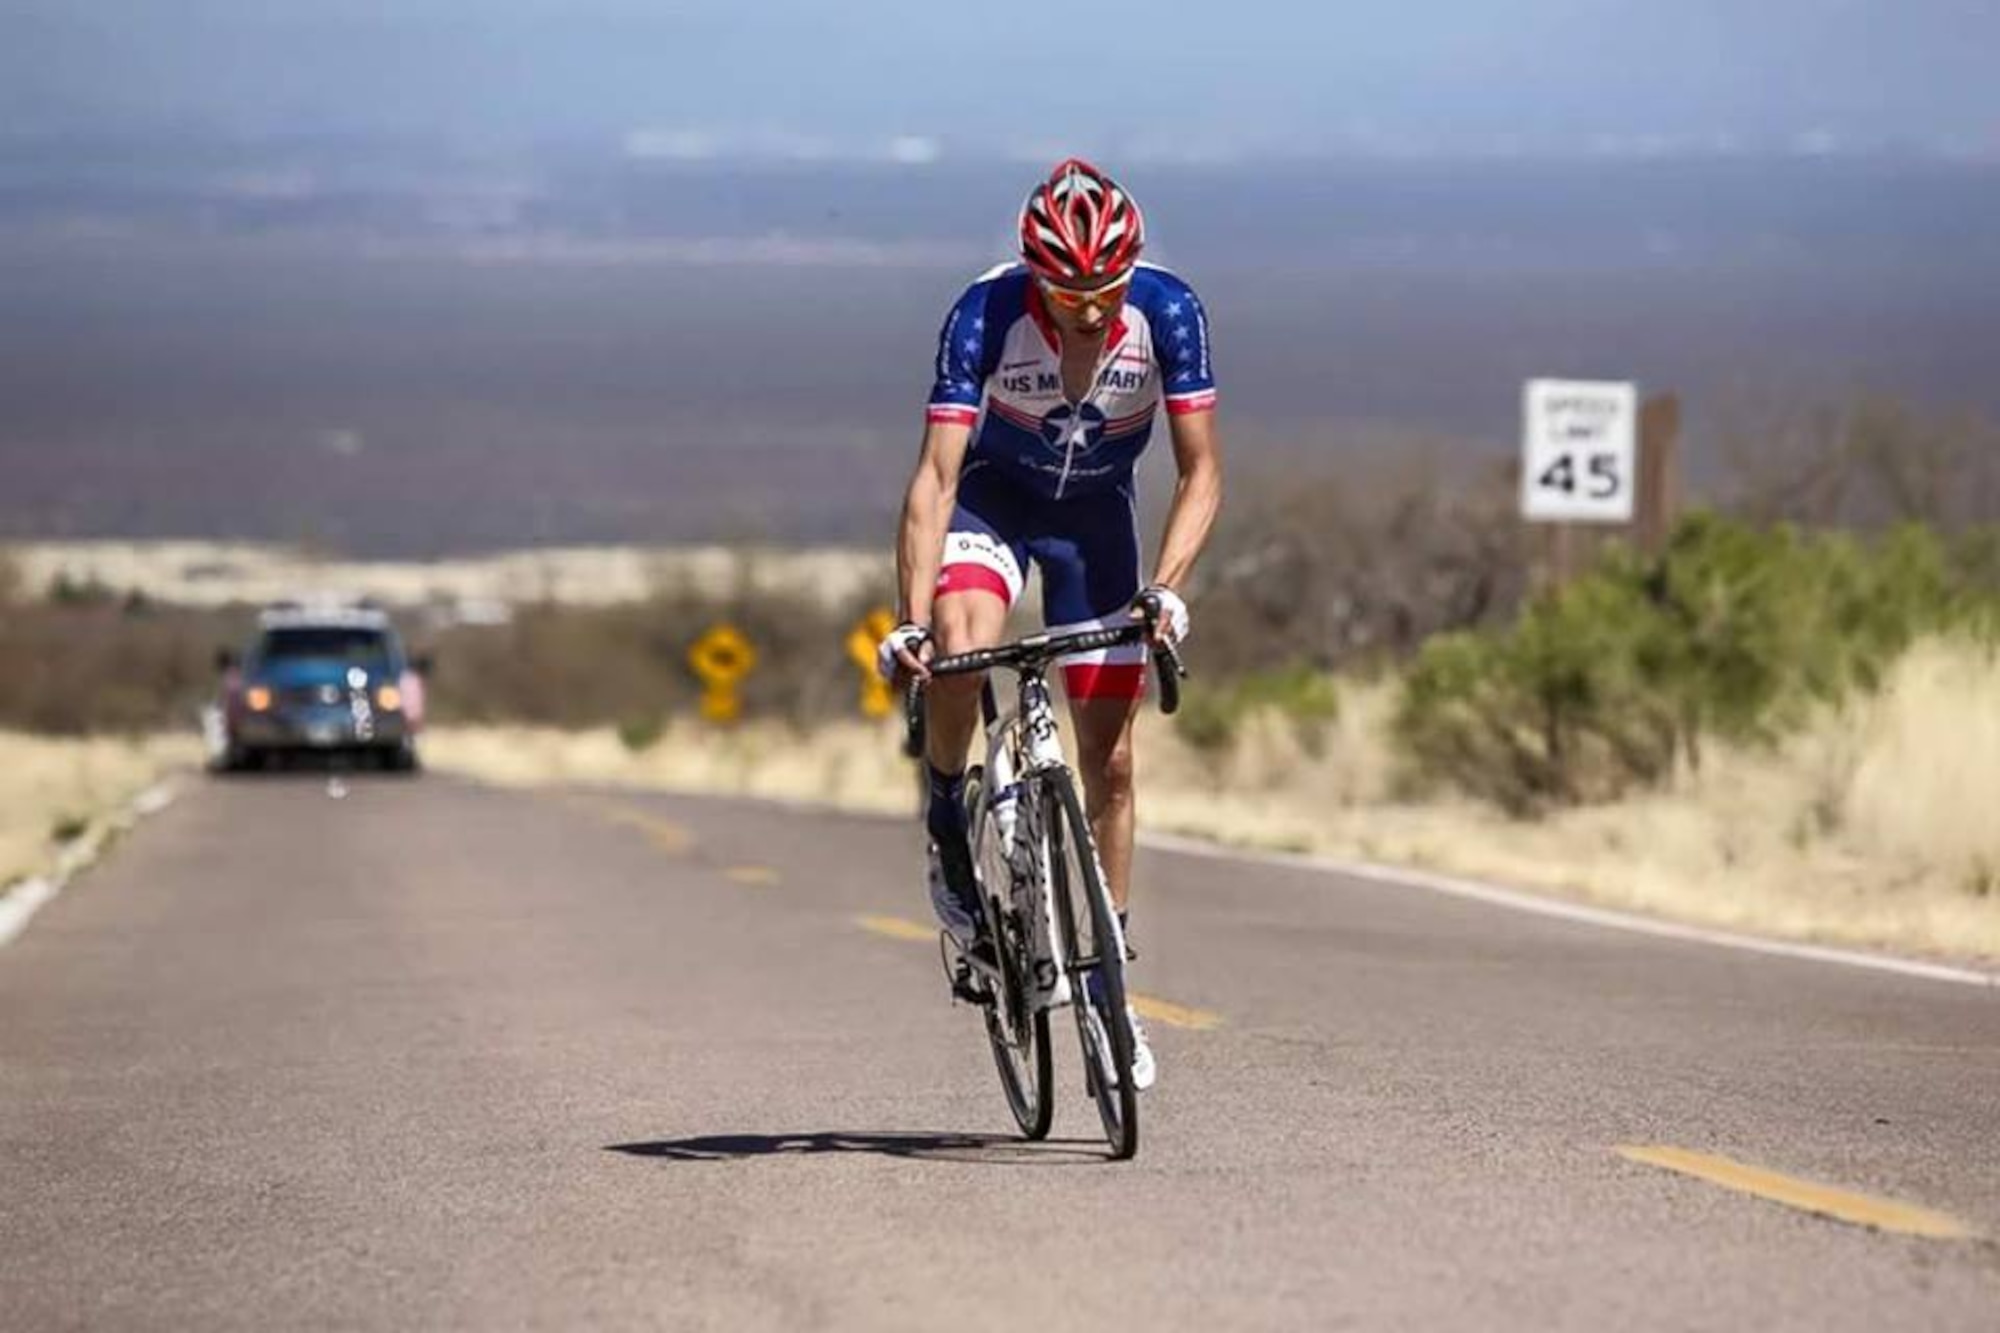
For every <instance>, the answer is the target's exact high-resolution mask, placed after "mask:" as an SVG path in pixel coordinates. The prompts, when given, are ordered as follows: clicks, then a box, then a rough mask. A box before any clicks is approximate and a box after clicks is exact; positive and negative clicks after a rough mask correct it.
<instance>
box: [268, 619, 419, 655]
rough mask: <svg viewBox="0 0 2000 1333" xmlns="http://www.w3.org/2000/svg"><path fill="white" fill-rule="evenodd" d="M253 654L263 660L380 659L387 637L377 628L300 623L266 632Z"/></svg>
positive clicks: (387, 644) (385, 650)
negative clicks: (255, 652) (292, 627)
mask: <svg viewBox="0 0 2000 1333" xmlns="http://www.w3.org/2000/svg"><path fill="white" fill-rule="evenodd" d="M257 656H258V658H259V659H260V660H262V661H265V662H285V661H297V660H299V659H301V658H312V659H314V660H317V661H327V660H332V661H336V662H352V663H357V664H359V663H367V662H382V661H385V660H387V659H388V657H389V636H388V635H386V634H384V633H383V632H382V631H381V630H378V629H355V628H344V627H340V626H331V625H314V626H301V627H299V628H296V629H274V630H269V631H266V633H265V635H264V642H263V643H262V644H261V645H260V646H259V647H258V651H257Z"/></svg>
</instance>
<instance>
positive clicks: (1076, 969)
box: [1041, 770, 1139, 1162]
mask: <svg viewBox="0 0 2000 1333" xmlns="http://www.w3.org/2000/svg"><path fill="white" fill-rule="evenodd" d="M1041 783H1042V785H1043V789H1044V792H1045V793H1046V795H1047V796H1048V797H1049V799H1048V800H1047V802H1046V807H1045V809H1044V811H1043V815H1044V818H1045V819H1046V821H1047V822H1046V825H1045V836H1046V837H1047V839H1048V851H1049V872H1050V873H1049V878H1050V885H1049V887H1050V889H1051V891H1052V892H1053V893H1054V894H1055V899H1056V920H1057V925H1058V929H1059V930H1060V931H1061V932H1062V937H1063V941H1062V942H1063V964H1064V968H1065V970H1067V971H1068V973H1069V976H1070V997H1071V1007H1072V1008H1073V1009H1074V1010H1075V1011H1076V1025H1077V1038H1078V1040H1079V1041H1080V1042H1081V1043H1082V1046H1083V1067H1084V1082H1085V1085H1086V1086H1087V1088H1088V1090H1089V1092H1090V1095H1091V1099H1092V1100H1093V1101H1094V1102H1096V1104H1097V1116H1098V1119H1099V1120H1100V1121H1101V1122H1102V1123H1103V1126H1104V1138H1105V1142H1106V1143H1108V1144H1109V1145H1110V1147H1111V1156H1112V1160H1114V1161H1121V1162H1122V1161H1126V1160H1129V1159H1130V1158H1131V1157H1132V1156H1133V1155H1134V1154H1136V1153H1137V1152H1138V1151H1139V1095H1138V1090H1137V1089H1136V1088H1135V1087H1133V1084H1132V1028H1131V1024H1130V1021H1129V1019H1128V1017H1127V1014H1126V1009H1125V950H1124V947H1123V944H1122V942H1121V936H1120V934H1119V932H1118V928H1117V918H1116V913H1115V910H1114V909H1113V907H1112V905H1111V893H1110V890H1109V888H1108V887H1107V886H1106V885H1105V883H1104V875H1103V872H1102V870H1101V869H1100V867H1099V865H1098V860H1097V853H1096V850H1095V848H1096V844H1095V843H1094V842H1092V840H1091V836H1090V824H1089V821H1087V820H1086V819H1085V818H1084V814H1083V803H1082V802H1081V801H1080V800H1078V799H1077V794H1076V783H1075V781H1074V780H1073V779H1072V778H1071V777H1070V775H1069V774H1068V773H1067V772H1065V771H1062V770H1057V771H1055V772H1053V773H1048V774H1045V775H1044V776H1043V777H1042V778H1041ZM1093 978H1094V979H1095V984H1093ZM1093 1025H1095V1028H1093ZM1100 1032H1101V1033H1102V1036H1103V1040H1101V1041H1100V1040H1099V1033H1100ZM1107 1058H1108V1059H1109V1061H1110V1068H1108V1069H1107V1068H1106V1067H1105V1062H1106V1060H1107Z"/></svg>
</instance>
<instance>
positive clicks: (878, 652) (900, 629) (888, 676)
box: [875, 621, 931, 684]
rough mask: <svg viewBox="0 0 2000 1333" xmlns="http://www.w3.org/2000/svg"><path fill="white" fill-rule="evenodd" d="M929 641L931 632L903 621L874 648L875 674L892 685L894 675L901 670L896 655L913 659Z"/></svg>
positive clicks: (901, 665) (901, 666) (900, 664)
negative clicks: (904, 653)
mask: <svg viewBox="0 0 2000 1333" xmlns="http://www.w3.org/2000/svg"><path fill="white" fill-rule="evenodd" d="M930 641H931V632H930V631H929V630H927V629H925V628H924V627H923V626H922V625H912V624H910V623H909V622H908V621H905V622H904V623H902V624H900V625H898V626H896V628H894V629H892V630H890V631H889V633H888V634H887V635H885V636H884V637H883V639H882V642H881V643H879V644H877V645H876V647H875V673H876V674H877V675H879V676H880V677H882V679H883V680H886V681H889V682H891V683H892V684H893V683H894V682H895V679H896V673H897V672H899V671H901V670H902V669H903V664H902V663H901V662H900V661H898V660H897V659H896V654H898V653H902V652H906V653H908V654H909V655H910V656H912V657H915V656H916V655H917V649H919V648H921V647H923V646H924V645H925V644H927V643H929V642H930Z"/></svg>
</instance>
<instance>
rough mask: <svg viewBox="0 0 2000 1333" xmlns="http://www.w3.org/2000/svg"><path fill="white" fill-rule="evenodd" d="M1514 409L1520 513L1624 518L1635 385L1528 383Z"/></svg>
mask: <svg viewBox="0 0 2000 1333" xmlns="http://www.w3.org/2000/svg"><path fill="white" fill-rule="evenodd" d="M1522 406H1523V411H1522V418H1523V422H1522V431H1521V464H1522V466H1521V513H1522V515H1523V517H1525V518H1527V519H1529V520H1530V521H1535V522H1548V523H1630V522H1631V521H1632V504H1633V494H1634V492H1635V491H1636V490H1637V489H1638V466H1637V455H1638V434H1639V390H1638V386H1636V385H1632V384H1618V383H1605V382H1602V381H1592V380H1529V381H1528V384H1527V388H1526V391H1525V392H1524V393H1523V395H1522Z"/></svg>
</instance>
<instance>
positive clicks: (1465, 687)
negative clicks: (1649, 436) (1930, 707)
mask: <svg viewBox="0 0 2000 1333" xmlns="http://www.w3.org/2000/svg"><path fill="white" fill-rule="evenodd" d="M1965 568H1967V566H1966V565H1965V564H1964V563H1963V561H1962V560H1955V558H1954V553H1953V552H1952V551H1951V550H1948V549H1947V547H1946V546H1945V544H1944V543H1943V542H1942V541H1941V540H1940V539H1939V538H1938V537H1937V535H1936V534H1935V533H1933V532H1931V531H1930V530H1928V529H1925V528H1921V527H1915V526H1906V527H1903V528H1898V529H1895V530H1893V531H1891V532H1889V533H1887V534H1885V535H1883V536H1882V537H1880V538H1879V539H1877V540H1875V541H1873V542H1864V541H1862V540H1861V539H1859V538H1856V537H1854V536H1851V535H1847V534H1807V533H1803V532H1801V531H1799V530H1798V529H1796V528H1792V527H1789V526H1786V525H1776V526H1772V527H1768V528H1756V527H1752V526H1749V525H1746V524H1743V523H1740V522H1735V521H1732V520H1729V519H1726V518H1722V517H1720V516H1717V515H1714V514H1706V513H1703V514H1696V515H1693V516H1691V517H1690V518H1688V519H1687V520H1686V521H1685V522H1683V523H1682V524H1681V525H1680V527H1679V528H1678V529H1677V530H1676V531H1675V533H1674V534H1673V536H1672V538H1671V540H1670V541H1669V543H1668V546H1667V549H1666V552H1665V553H1664V555H1663V556H1662V557H1660V558H1659V559H1658V560H1654V561H1646V560H1642V559H1640V558H1639V557H1637V556H1635V555H1634V554H1632V553H1631V552H1630V551H1627V550H1624V549H1622V548H1619V549H1614V550H1613V551H1612V552H1611V553H1610V554H1608V555H1607V556H1606V557H1605V558H1604V559H1603V560H1602V561H1601V562H1600V563H1599V565H1598V566H1597V567H1596V568H1595V569H1594V570H1592V571H1591V572H1590V573H1589V574H1587V575H1585V576H1584V577H1582V578H1580V579H1578V580H1577V581H1576V582H1574V583H1572V584H1571V585H1570V586H1568V587H1567V588H1564V589H1561V590H1560V591H1556V592H1551V593H1546V594H1544V595H1542V596H1540V597H1537V598H1535V599H1534V600H1532V601H1531V602H1530V603H1529V604H1528V605H1527V606H1526V607H1525V608H1524V609H1523V611H1522V613H1521V615H1520V617H1519V618H1518V619H1517V620H1516V622H1515V623H1514V624H1513V625H1512V626H1511V627H1509V628H1507V629H1505V630H1498V631H1487V632H1481V633H1476V634H1460V635H1453V636H1449V637H1447V638H1440V639H1435V640H1433V641H1432V642H1431V643H1430V644H1428V645H1426V647H1425V648H1424V650H1423V651H1422V653H1421V654H1420V655H1419V656H1418V659H1417V661H1416V663H1415V664H1414V665H1413V666H1412V668H1411V669H1410V671H1409V673H1408V674H1407V676H1406V679H1405V682H1404V689H1403V694H1402V698H1401V700H1400V701H1399V705H1398V710H1397V715H1396V720H1395V732H1396V735H1397V738H1398V740H1399V742H1400V744H1401V745H1402V747H1403V750H1404V755H1405V758H1406V760H1407V761H1408V763H1409V765H1410V769H1411V774H1412V776H1413V777H1414V778H1415V779H1416V780H1417V782H1418V783H1419V784H1420V785H1451V786H1456V787H1458V788H1460V789H1463V790H1465V791H1468V792H1470V793H1472V794H1474V795H1476V796H1479V797H1482V798H1484V799H1488V800H1491V801H1493V802H1495V803H1496V804H1498V805H1500V806H1502V807H1503V808H1505V809H1507V810H1509V811H1512V812H1514V813H1517V814H1533V813H1535V812H1538V811H1541V810H1545V809H1548V808H1550V807H1552V806H1557V805H1567V804H1576V803H1580V802H1590V801H1597V800H1607V799H1612V798H1615V797H1616V796H1618V795H1620V794H1621V793H1623V792H1625V791H1627V790H1629V789H1631V788H1633V787H1635V786H1647V785H1652V784H1656V783H1658V782H1660V781H1661V780H1663V779H1664V778H1665V777H1667V776H1668V775H1669V774H1670V773H1671V772H1672V770H1673V767H1674V764H1675V762H1676V759H1677V758H1685V759H1686V760H1687V761H1688V762H1690V763H1693V764H1699V763H1700V760H1701V741H1702V739H1703V738H1704V737H1707V736H1720V737H1727V738H1729V739H1732V740H1738V741H1749V742H1759V741H1770V740H1773V739H1775V738H1777V737H1778V736H1781V735H1783V734H1784V733H1785V731H1786V730H1788V729H1789V728H1791V727H1793V726H1795V725H1796V724H1797V723H1798V722H1799V721H1801V720H1802V719H1803V718H1804V716H1805V715H1806V712H1807V711H1808V709H1809V708H1810V707H1811V706H1812V705H1813V704H1814V703H1816V702H1825V701H1837V700H1838V699H1840V698H1842V697H1843V696H1844V695H1846V694H1848V693H1849V692H1851V691H1855V690H1872V689H1874V688H1876V687H1877V686H1878V685H1879V683H1880V682H1881V680H1882V678H1883V675H1884V673H1885V672H1886V670H1887V668H1888V667H1889V665H1890V664H1891V663H1892V662H1893V661H1894V660H1895V658H1896V657H1897V656H1898V655H1899V654H1900V653H1902V651H1903V650H1904V649H1905V648H1907V647H1908V646H1909V644H1910V643H1911V641H1912V640H1914V639H1915V638H1916V637H1917V636H1918V635H1919V634H1922V633H1924V632H1927V631H1930V630H1935V629H1942V628H1946V627H1949V626H1956V625H1962V624H1965V623H1967V622H1968V621H1969V620H1971V619H1973V618H1975V617H1978V616H1982V615H1988V614H1990V611H1991V607H1992V605H1993V603H1994V600H1995V598H1994V595H1993V593H1992V592H1991V591H1990V590H1982V589H1981V588H1979V587H1978V586H1975V584H1974V583H1973V582H1971V581H1970V580H1968V578H1967V577H1966V575H1965V574H1964V572H1963V571H1964V569H1965Z"/></svg>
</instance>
